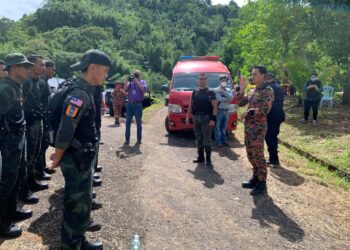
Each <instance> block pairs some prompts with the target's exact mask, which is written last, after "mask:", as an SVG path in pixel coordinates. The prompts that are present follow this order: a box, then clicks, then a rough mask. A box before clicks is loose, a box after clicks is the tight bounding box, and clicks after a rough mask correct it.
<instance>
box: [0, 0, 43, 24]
mask: <svg viewBox="0 0 350 250" xmlns="http://www.w3.org/2000/svg"><path fill="white" fill-rule="evenodd" d="M42 4H43V0H30V1H28V0H10V1H6V0H1V8H0V18H2V17H7V18H10V19H13V20H18V19H20V18H21V17H22V16H23V14H30V13H33V12H35V11H36V10H37V9H38V8H39V7H40V6H42Z"/></svg>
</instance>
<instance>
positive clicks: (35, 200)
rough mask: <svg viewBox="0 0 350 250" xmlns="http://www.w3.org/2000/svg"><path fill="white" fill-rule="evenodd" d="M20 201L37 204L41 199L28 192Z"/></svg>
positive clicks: (21, 196)
mask: <svg viewBox="0 0 350 250" xmlns="http://www.w3.org/2000/svg"><path fill="white" fill-rule="evenodd" d="M18 200H20V201H22V202H23V203H24V204H36V203H38V202H39V197H38V196H36V195H35V194H32V193H30V192H28V193H27V194H25V195H20V196H19V197H18Z"/></svg>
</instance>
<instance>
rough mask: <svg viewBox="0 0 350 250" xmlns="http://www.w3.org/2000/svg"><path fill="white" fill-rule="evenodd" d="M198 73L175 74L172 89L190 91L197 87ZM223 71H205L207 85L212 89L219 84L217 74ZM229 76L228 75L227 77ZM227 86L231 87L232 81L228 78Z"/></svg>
mask: <svg viewBox="0 0 350 250" xmlns="http://www.w3.org/2000/svg"><path fill="white" fill-rule="evenodd" d="M199 74H200V73H186V74H176V75H174V78H173V84H172V89H173V90H184V91H192V90H194V89H196V88H198V77H199ZM222 74H223V73H206V76H207V78H208V87H209V88H211V89H213V88H216V87H218V86H219V76H220V75H222ZM229 78H230V77H229ZM227 88H228V89H231V88H232V81H231V79H230V80H229V82H228V84H227Z"/></svg>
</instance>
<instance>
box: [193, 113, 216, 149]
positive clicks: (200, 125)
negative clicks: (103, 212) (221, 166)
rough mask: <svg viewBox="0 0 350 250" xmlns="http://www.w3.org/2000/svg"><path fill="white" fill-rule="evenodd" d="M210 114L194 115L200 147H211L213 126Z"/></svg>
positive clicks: (194, 128)
mask: <svg viewBox="0 0 350 250" xmlns="http://www.w3.org/2000/svg"><path fill="white" fill-rule="evenodd" d="M209 119H210V117H209V115H193V130H194V134H195V136H196V142H197V147H198V148H211V135H212V131H213V128H212V127H210V126H209Z"/></svg>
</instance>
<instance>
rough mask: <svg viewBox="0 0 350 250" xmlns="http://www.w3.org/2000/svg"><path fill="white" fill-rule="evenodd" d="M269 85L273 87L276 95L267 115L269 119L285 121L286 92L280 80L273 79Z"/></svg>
mask: <svg viewBox="0 0 350 250" xmlns="http://www.w3.org/2000/svg"><path fill="white" fill-rule="evenodd" d="M269 86H270V87H271V88H272V89H273V93H274V96H275V99H274V101H273V102H272V108H271V110H270V113H269V114H268V115H267V119H268V120H272V121H279V122H283V121H284V120H285V114H284V110H283V102H284V92H283V89H282V87H281V85H280V83H279V81H278V80H272V81H271V82H270V83H269Z"/></svg>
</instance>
